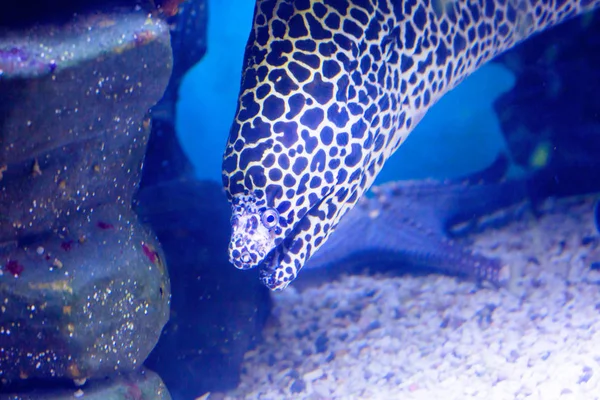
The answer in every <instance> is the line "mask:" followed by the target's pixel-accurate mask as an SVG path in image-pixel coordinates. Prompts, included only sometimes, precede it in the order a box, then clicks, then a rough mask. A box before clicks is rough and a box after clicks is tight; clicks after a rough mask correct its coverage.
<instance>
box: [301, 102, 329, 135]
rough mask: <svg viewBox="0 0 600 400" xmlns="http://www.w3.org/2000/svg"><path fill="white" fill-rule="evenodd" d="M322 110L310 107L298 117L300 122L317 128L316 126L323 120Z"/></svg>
mask: <svg viewBox="0 0 600 400" xmlns="http://www.w3.org/2000/svg"><path fill="white" fill-rule="evenodd" d="M323 117H324V114H323V110H322V109H321V108H318V107H317V108H311V109H310V110H306V111H305V112H304V115H302V117H301V118H300V123H301V124H302V125H304V126H306V127H308V128H310V129H312V130H315V129H317V127H318V126H319V125H320V124H321V122H323Z"/></svg>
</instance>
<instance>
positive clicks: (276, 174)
mask: <svg viewBox="0 0 600 400" xmlns="http://www.w3.org/2000/svg"><path fill="white" fill-rule="evenodd" d="M282 176H283V174H282V173H281V170H280V169H278V168H272V169H269V179H270V180H272V181H273V182H277V181H279V180H280V179H281V178H282Z"/></svg>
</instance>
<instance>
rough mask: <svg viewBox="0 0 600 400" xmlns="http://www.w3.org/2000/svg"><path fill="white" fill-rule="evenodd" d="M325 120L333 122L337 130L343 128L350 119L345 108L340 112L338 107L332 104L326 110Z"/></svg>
mask: <svg viewBox="0 0 600 400" xmlns="http://www.w3.org/2000/svg"><path fill="white" fill-rule="evenodd" d="M327 119H328V120H329V121H331V122H333V123H334V124H335V126H337V127H338V128H344V127H345V126H346V124H347V123H348V120H349V119H350V117H349V116H348V111H346V109H345V108H342V109H341V110H340V109H339V106H338V105H337V104H335V103H334V104H332V105H331V107H329V109H327Z"/></svg>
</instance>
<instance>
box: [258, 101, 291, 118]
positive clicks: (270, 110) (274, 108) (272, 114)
mask: <svg viewBox="0 0 600 400" xmlns="http://www.w3.org/2000/svg"><path fill="white" fill-rule="evenodd" d="M284 111H285V102H284V101H283V100H281V99H280V98H279V97H277V96H275V95H270V96H269V97H267V98H266V100H265V102H264V104H263V112H262V113H263V115H264V116H265V117H266V118H267V119H269V120H271V121H274V120H276V119H278V118H279V117H281V116H282V115H283V112H284Z"/></svg>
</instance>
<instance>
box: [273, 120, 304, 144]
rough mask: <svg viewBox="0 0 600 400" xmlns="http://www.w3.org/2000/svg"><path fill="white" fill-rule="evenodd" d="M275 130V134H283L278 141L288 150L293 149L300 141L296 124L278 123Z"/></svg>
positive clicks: (274, 127)
mask: <svg viewBox="0 0 600 400" xmlns="http://www.w3.org/2000/svg"><path fill="white" fill-rule="evenodd" d="M273 130H274V131H275V133H283V135H282V136H278V137H277V139H276V140H277V141H278V142H279V143H281V144H282V145H283V146H285V147H287V148H290V147H292V146H293V145H294V144H296V142H297V141H298V124H297V123H295V122H282V121H280V122H276V123H275V125H273Z"/></svg>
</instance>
